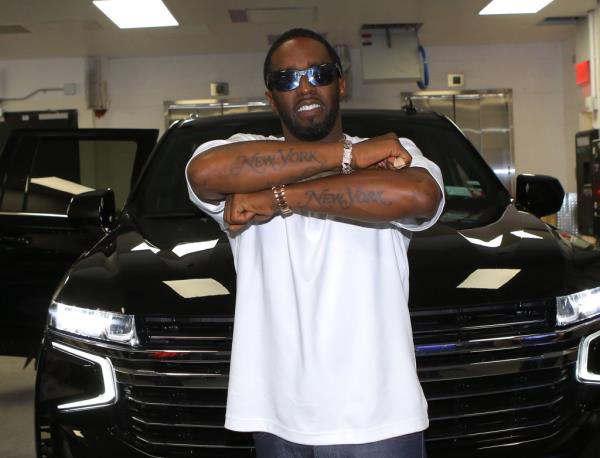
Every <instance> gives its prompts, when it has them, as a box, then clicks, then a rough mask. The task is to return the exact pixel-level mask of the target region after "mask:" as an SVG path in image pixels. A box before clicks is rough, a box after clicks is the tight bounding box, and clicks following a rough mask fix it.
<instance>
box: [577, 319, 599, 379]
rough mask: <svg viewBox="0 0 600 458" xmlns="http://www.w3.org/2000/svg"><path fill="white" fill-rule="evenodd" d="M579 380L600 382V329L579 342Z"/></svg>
mask: <svg viewBox="0 0 600 458" xmlns="http://www.w3.org/2000/svg"><path fill="white" fill-rule="evenodd" d="M576 374H577V380H578V381H580V382H583V383H594V384H600V331H597V332H595V333H593V334H590V335H589V336H587V337H585V338H584V339H583V340H582V341H581V343H580V344H579V353H578V355H577V371H576Z"/></svg>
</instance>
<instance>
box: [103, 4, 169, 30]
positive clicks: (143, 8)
mask: <svg viewBox="0 0 600 458" xmlns="http://www.w3.org/2000/svg"><path fill="white" fill-rule="evenodd" d="M94 5H96V6H97V7H98V8H99V9H100V10H101V11H102V12H103V13H104V14H106V15H107V16H108V18H109V19H110V20H111V21H113V22H114V23H115V24H116V25H117V26H118V27H119V28H121V29H137V28H143V27H170V26H176V25H179V23H178V22H177V20H176V19H175V18H174V17H173V15H172V14H171V12H170V11H169V10H168V9H167V7H166V6H165V4H164V3H163V2H162V0H96V1H94Z"/></svg>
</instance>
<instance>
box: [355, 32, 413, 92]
mask: <svg viewBox="0 0 600 458" xmlns="http://www.w3.org/2000/svg"><path fill="white" fill-rule="evenodd" d="M419 25H420V24H372V25H371V24H370V25H364V26H363V27H362V29H361V39H362V45H361V53H360V54H361V61H362V73H363V79H364V80H365V81H384V80H414V81H418V80H421V79H422V69H421V67H422V65H421V61H420V57H419V49H418V47H419V43H418V40H417V29H418V27H419Z"/></svg>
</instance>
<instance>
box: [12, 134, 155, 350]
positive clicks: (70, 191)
mask: <svg viewBox="0 0 600 458" xmlns="http://www.w3.org/2000/svg"><path fill="white" fill-rule="evenodd" d="M157 136H158V131H157V130H154V129H69V130H52V131H50V130H22V131H15V132H13V134H12V135H11V137H10V138H9V140H8V142H7V145H6V148H5V149H4V151H3V152H2V154H1V155H0V324H1V325H2V327H3V329H4V330H6V331H3V337H0V353H2V352H4V354H7V353H8V354H22V353H28V352H30V351H31V349H35V348H37V345H38V343H39V336H41V330H42V329H43V325H44V323H45V319H46V311H47V308H48V305H49V302H50V300H51V296H52V293H53V291H54V289H55V288H56V286H57V284H58V282H59V281H60V279H61V277H62V276H63V275H64V273H65V272H66V271H67V269H68V268H69V266H70V265H71V264H72V263H73V261H74V260H75V259H76V258H77V257H78V256H79V255H80V254H81V253H82V252H83V251H84V250H86V249H88V248H90V247H91V246H92V245H93V244H94V242H95V241H96V240H97V239H98V238H99V236H100V235H101V234H100V233H99V232H98V231H90V230H82V229H76V228H74V227H73V226H72V225H71V224H70V222H69V220H68V219H67V213H66V212H67V206H68V204H69V202H70V199H71V197H72V196H73V195H76V194H79V193H82V192H85V191H89V190H92V189H103V188H112V189H113V190H114V191H115V197H116V204H117V209H118V210H120V209H121V208H122V207H123V205H124V203H125V200H126V198H127V195H128V193H129V190H130V189H131V187H132V185H133V183H134V182H135V180H136V179H137V177H138V176H139V173H140V171H141V169H142V167H143V166H144V164H145V162H146V160H147V159H148V157H149V155H150V152H151V150H152V148H153V146H154V144H155V142H156V138H157ZM0 334H2V333H0Z"/></svg>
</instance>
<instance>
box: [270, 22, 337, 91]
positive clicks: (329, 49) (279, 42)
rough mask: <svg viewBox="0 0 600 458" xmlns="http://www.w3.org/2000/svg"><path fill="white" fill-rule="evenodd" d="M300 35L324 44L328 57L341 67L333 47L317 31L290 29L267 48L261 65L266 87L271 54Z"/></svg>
mask: <svg viewBox="0 0 600 458" xmlns="http://www.w3.org/2000/svg"><path fill="white" fill-rule="evenodd" d="M300 37H303V38H310V39H312V40H315V41H318V42H319V43H321V44H322V45H323V46H325V49H326V50H327V53H328V54H329V57H330V58H331V60H332V62H333V63H335V64H337V66H338V68H340V69H341V68H342V63H341V62H340V56H338V53H337V52H336V50H335V49H334V47H333V46H331V45H330V44H329V42H328V41H327V40H326V39H325V38H324V37H323V35H320V34H318V33H317V32H313V31H312V30H308V29H301V28H295V29H290V30H288V31H287V32H284V33H282V34H281V35H279V37H278V38H277V39H276V40H275V41H274V42H273V44H272V45H271V48H270V49H269V51H268V52H267V56H266V57H265V63H264V66H263V78H264V80H265V86H267V89H268V88H269V84H268V81H267V75H268V74H269V73H270V72H271V57H272V56H273V53H274V52H275V51H277V49H278V48H279V47H280V46H281V45H282V44H283V43H285V42H286V41H290V40H293V39H294V38H300Z"/></svg>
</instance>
